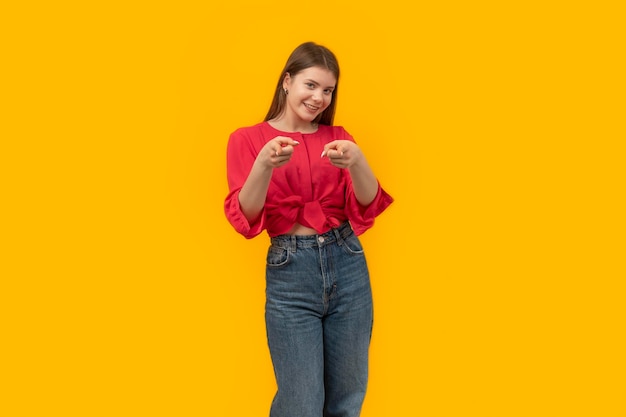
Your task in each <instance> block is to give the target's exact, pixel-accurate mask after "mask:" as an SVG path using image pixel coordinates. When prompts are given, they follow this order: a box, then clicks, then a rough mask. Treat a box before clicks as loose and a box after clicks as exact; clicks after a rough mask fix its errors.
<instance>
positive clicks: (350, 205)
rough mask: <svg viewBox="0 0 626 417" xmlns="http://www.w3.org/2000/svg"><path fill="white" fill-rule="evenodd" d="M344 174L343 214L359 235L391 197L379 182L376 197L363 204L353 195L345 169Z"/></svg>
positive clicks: (389, 202) (345, 137)
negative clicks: (344, 198) (344, 200)
mask: <svg viewBox="0 0 626 417" xmlns="http://www.w3.org/2000/svg"><path fill="white" fill-rule="evenodd" d="M341 130H342V132H341V133H342V135H341V136H343V137H342V139H346V140H350V141H352V142H355V143H356V141H355V140H354V138H353V137H352V136H351V135H350V134H349V133H348V132H346V131H345V130H344V129H343V128H341ZM345 174H346V185H347V186H346V191H345V193H346V202H345V214H346V216H347V217H348V220H349V221H350V225H351V226H352V229H353V230H354V233H355V234H356V235H361V234H363V233H364V232H365V231H366V230H367V229H369V228H371V227H372V226H373V225H374V220H375V219H376V217H377V216H378V215H379V214H381V213H382V212H383V211H385V209H386V208H387V207H389V205H390V204H391V203H393V198H392V197H391V195H389V194H388V193H387V192H386V191H385V190H384V189H383V188H382V187H381V185H380V182H379V183H378V191H377V193H376V197H374V200H372V202H371V203H370V204H368V205H367V206H363V205H361V203H359V201H358V200H357V199H356V196H355V195H354V188H353V186H352V179H351V177H350V174H349V173H348V171H347V170H346V173H345Z"/></svg>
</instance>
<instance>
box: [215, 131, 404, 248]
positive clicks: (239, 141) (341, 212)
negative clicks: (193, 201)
mask: <svg viewBox="0 0 626 417" xmlns="http://www.w3.org/2000/svg"><path fill="white" fill-rule="evenodd" d="M276 136H287V137H291V138H293V139H294V140H296V141H298V142H300V144H299V145H298V146H296V147H295V150H294V152H293V155H292V157H291V160H290V161H289V162H288V163H287V164H285V165H283V166H281V167H279V168H275V169H274V171H273V173H272V180H271V182H270V186H269V189H268V191H267V198H266V200H265V207H264V208H263V211H262V213H261V215H259V217H258V218H257V219H256V220H255V221H254V222H253V223H250V222H249V221H248V220H247V219H246V217H245V216H244V214H243V212H242V211H241V207H240V205H239V192H240V191H241V187H242V186H243V184H244V182H245V181H246V179H247V178H248V174H249V173H250V170H251V169H252V165H253V163H254V161H255V159H256V157H257V155H258V153H259V151H260V150H261V148H262V147H263V146H264V145H265V144H266V143H267V142H268V141H270V140H271V139H273V138H275V137H276ZM337 139H341V140H350V141H353V142H354V139H353V138H352V136H350V134H349V133H348V132H346V131H345V130H344V129H343V127H340V126H326V125H320V126H319V127H318V130H317V131H316V132H314V133H299V132H283V131H280V130H277V129H275V128H273V127H272V126H271V125H270V124H269V123H267V122H263V123H259V124H257V125H254V126H250V127H244V128H240V129H238V130H236V131H235V132H233V133H232V134H231V136H230V140H229V141H228V149H227V158H226V163H227V176H228V186H229V190H230V191H229V193H228V196H227V197H226V200H225V202H224V210H225V213H226V217H227V218H228V221H229V222H230V223H231V224H232V225H233V227H234V228H235V230H236V231H237V232H239V233H241V234H242V235H243V236H245V237H246V238H248V239H250V238H253V237H255V236H257V235H258V234H260V233H261V232H262V231H263V230H264V229H266V230H267V233H268V234H269V236H271V237H273V236H278V235H281V234H285V233H287V232H288V231H289V230H290V229H291V228H292V227H293V225H294V224H295V223H296V222H298V223H300V224H302V225H304V226H307V227H310V228H313V229H315V230H316V231H317V232H318V233H319V234H322V233H325V232H327V231H328V230H330V229H331V228H334V227H337V226H339V225H340V224H341V223H343V222H345V221H346V220H349V221H350V224H351V225H352V228H353V229H354V232H355V233H356V234H357V235H359V234H362V233H363V232H365V231H366V230H367V229H369V228H370V227H372V225H373V224H374V218H375V217H376V216H378V215H379V214H380V213H382V212H383V210H385V209H386V208H387V207H388V206H389V205H390V204H391V203H392V202H393V198H392V197H391V196H390V195H389V194H387V193H386V192H385V191H384V190H383V189H382V188H381V186H380V184H379V185H378V193H377V194H376V197H375V198H374V200H373V201H372V202H371V203H370V204H369V205H368V206H362V205H361V204H359V202H358V201H357V199H356V197H355V195H354V191H353V189H352V179H351V178H350V173H349V172H348V170H347V169H341V168H337V167H335V166H333V165H332V164H331V163H330V161H329V160H328V158H321V157H320V155H321V153H322V151H323V149H324V145H326V144H327V143H328V142H331V141H333V140H337Z"/></svg>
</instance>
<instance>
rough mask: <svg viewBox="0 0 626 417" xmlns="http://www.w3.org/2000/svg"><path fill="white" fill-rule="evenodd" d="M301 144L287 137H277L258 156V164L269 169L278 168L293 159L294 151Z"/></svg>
mask: <svg viewBox="0 0 626 417" xmlns="http://www.w3.org/2000/svg"><path fill="white" fill-rule="evenodd" d="M299 144H300V142H297V141H295V140H293V139H292V138H290V137H287V136H276V137H275V138H274V139H271V140H270V141H268V142H267V143H266V144H265V146H263V148H261V151H260V152H259V154H258V155H257V162H260V163H262V164H263V165H264V166H266V167H268V168H278V167H280V166H283V165H285V164H286V163H287V162H289V160H290V159H291V155H293V151H294V149H295V147H296V146H298V145H299Z"/></svg>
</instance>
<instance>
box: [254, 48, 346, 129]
mask: <svg viewBox="0 0 626 417" xmlns="http://www.w3.org/2000/svg"><path fill="white" fill-rule="evenodd" d="M310 67H320V68H325V69H327V70H329V71H330V72H332V73H333V75H334V76H335V79H336V80H337V81H336V82H337V84H336V85H335V89H334V90H333V93H332V100H331V101H330V104H329V105H328V107H327V108H326V109H325V110H324V111H323V112H322V113H320V114H318V115H317V117H316V118H315V119H314V120H313V122H316V123H319V124H321V125H329V126H330V125H332V124H333V119H334V117H335V107H336V104H337V87H338V84H339V63H338V62H337V58H336V57H335V54H333V53H332V52H331V51H330V49H328V48H326V47H324V46H322V45H317V44H315V43H313V42H306V43H303V44H302V45H300V46H298V47H297V48H296V49H294V51H293V52H292V53H291V55H290V56H289V59H287V63H286V64H285V68H283V70H282V72H281V73H280V78H279V79H278V84H277V85H276V91H275V92H274V98H273V100H272V105H271V106H270V109H269V111H268V112H267V116H265V121H266V122H267V121H268V120H271V119H274V118H276V117H278V116H280V115H281V114H282V113H283V111H284V110H285V104H286V102H287V100H286V93H285V91H284V90H283V81H284V79H285V75H286V74H287V73H289V75H290V76H291V77H294V76H296V74H298V73H299V72H300V71H302V70H304V69H307V68H310Z"/></svg>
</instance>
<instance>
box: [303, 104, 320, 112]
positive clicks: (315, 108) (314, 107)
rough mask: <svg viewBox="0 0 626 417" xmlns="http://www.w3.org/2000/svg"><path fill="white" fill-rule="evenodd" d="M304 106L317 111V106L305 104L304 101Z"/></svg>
mask: <svg viewBox="0 0 626 417" xmlns="http://www.w3.org/2000/svg"><path fill="white" fill-rule="evenodd" d="M304 107H306V108H307V109H309V110H312V111H318V110H319V107H317V106H311V105H310V104H306V103H304Z"/></svg>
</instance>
